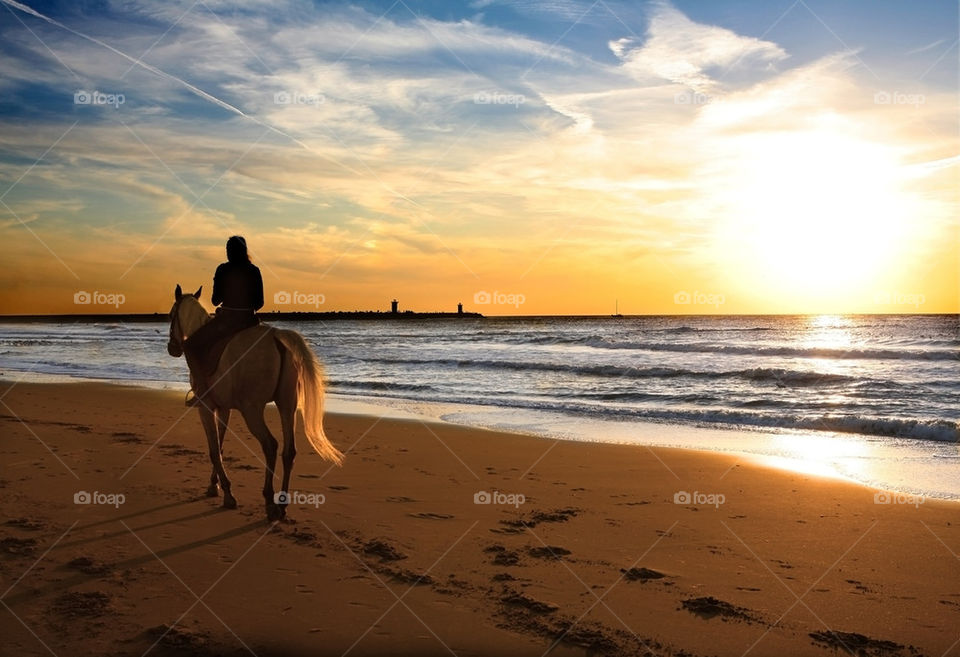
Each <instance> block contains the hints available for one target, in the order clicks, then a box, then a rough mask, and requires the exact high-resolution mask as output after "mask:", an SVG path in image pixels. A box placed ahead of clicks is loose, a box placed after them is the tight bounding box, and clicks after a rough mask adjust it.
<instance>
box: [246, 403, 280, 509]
mask: <svg viewBox="0 0 960 657" xmlns="http://www.w3.org/2000/svg"><path fill="white" fill-rule="evenodd" d="M240 412H241V413H242V414H243V419H244V420H245V421H246V423H247V428H248V429H250V433H252V434H253V435H254V437H255V438H256V439H257V440H259V441H260V446H261V447H262V448H263V456H264V458H265V459H266V466H267V468H266V472H264V477H263V501H264V505H265V506H266V509H267V519H268V520H271V521H272V520H279V519H280V518H281V517H282V514H281V512H280V507H278V506H277V503H276V501H275V500H274V497H273V473H274V470H275V469H276V466H277V439H276V438H274V437H273V434H272V433H270V429H269V427H267V423H266V422H265V421H264V419H263V408H262V407H261V408H258V409H252V408H242V409H240Z"/></svg>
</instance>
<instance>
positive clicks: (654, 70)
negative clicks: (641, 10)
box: [609, 3, 787, 93]
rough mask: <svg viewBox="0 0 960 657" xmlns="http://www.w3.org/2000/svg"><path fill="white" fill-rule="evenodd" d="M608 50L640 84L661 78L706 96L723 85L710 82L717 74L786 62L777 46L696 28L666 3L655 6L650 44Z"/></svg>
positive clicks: (613, 45)
mask: <svg viewBox="0 0 960 657" xmlns="http://www.w3.org/2000/svg"><path fill="white" fill-rule="evenodd" d="M609 46H610V49H611V50H612V51H613V53H614V54H615V55H616V56H617V57H618V58H620V60H621V61H622V62H623V66H624V67H625V68H626V69H627V70H628V71H630V72H631V73H632V74H633V75H634V76H636V77H637V78H638V79H640V80H649V79H650V78H651V77H654V78H661V79H664V80H670V81H671V82H676V83H678V84H682V85H685V86H687V87H690V88H692V89H694V90H696V91H699V92H702V93H712V92H714V91H715V90H716V87H717V85H718V84H719V82H718V80H716V79H714V78H713V77H711V76H710V71H711V70H713V69H717V68H719V69H731V68H735V67H738V66H742V65H747V64H750V65H757V64H760V65H769V64H772V63H775V62H779V61H781V60H784V59H786V57H787V53H786V52H785V51H784V50H783V49H782V48H781V47H780V46H778V45H777V44H775V43H772V42H770V41H763V40H760V39H756V38H753V37H746V36H741V35H739V34H737V33H735V32H733V31H732V30H728V29H725V28H722V27H718V26H715V25H703V24H701V23H695V22H694V21H692V20H690V19H689V18H687V17H686V16H685V15H684V14H683V13H681V12H680V11H678V10H677V9H675V8H674V7H672V6H671V5H669V4H666V3H661V4H659V5H657V6H656V9H655V11H654V14H653V16H652V17H651V19H650V25H649V27H648V28H647V33H646V38H645V39H643V40H642V41H641V40H638V39H635V38H632V37H625V38H622V39H617V40H615V41H611V42H610V44H609Z"/></svg>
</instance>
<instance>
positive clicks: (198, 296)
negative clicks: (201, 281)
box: [193, 285, 203, 299]
mask: <svg viewBox="0 0 960 657" xmlns="http://www.w3.org/2000/svg"><path fill="white" fill-rule="evenodd" d="M201 290H203V286H202V285H201V286H200V287H198V288H197V291H196V292H194V293H193V296H194V297H196V298H197V299H199V298H200V291H201Z"/></svg>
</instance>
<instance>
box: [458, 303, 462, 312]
mask: <svg viewBox="0 0 960 657" xmlns="http://www.w3.org/2000/svg"><path fill="white" fill-rule="evenodd" d="M457 314H458V315H462V314H463V304H462V303H458V304H457Z"/></svg>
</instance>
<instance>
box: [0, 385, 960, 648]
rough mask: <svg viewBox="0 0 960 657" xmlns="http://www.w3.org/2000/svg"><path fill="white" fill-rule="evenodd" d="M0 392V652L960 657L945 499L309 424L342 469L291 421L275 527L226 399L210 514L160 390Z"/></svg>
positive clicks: (198, 435) (730, 459)
mask: <svg viewBox="0 0 960 657" xmlns="http://www.w3.org/2000/svg"><path fill="white" fill-rule="evenodd" d="M0 395H2V404H0V414H2V416H3V417H2V418H0V426H2V436H3V438H2V441H0V506H2V507H3V509H2V511H3V513H2V518H0V576H2V586H0V590H2V591H4V592H3V593H2V596H0V602H2V605H0V606H2V607H3V608H0V635H2V637H3V653H4V654H11V655H13V654H16V655H49V654H51V653H52V654H55V655H94V654H96V655H144V654H150V655H204V654H218V655H240V654H246V655H249V654H253V655H257V656H259V657H266V656H268V655H280V654H291V655H301V654H302V655H338V656H339V655H345V654H349V655H450V654H453V655H534V656H541V655H544V654H546V653H547V652H548V651H551V649H552V652H550V654H552V655H585V654H594V655H628V654H629V655H638V654H640V655H642V654H647V653H649V654H664V655H738V656H739V655H745V654H747V655H785V654H790V655H834V654H864V655H916V654H923V655H937V656H939V655H960V558H958V556H957V555H958V553H960V513H958V512H960V505H958V504H956V503H950V502H938V501H934V500H923V503H922V504H905V503H892V504H877V503H876V500H875V494H876V491H874V490H872V489H868V488H864V487H861V486H857V485H854V484H850V483H846V482H842V481H836V480H829V479H821V478H817V477H814V476H810V475H805V474H799V473H794V472H789V471H784V470H775V469H771V468H768V467H765V466H762V465H760V464H758V463H755V462H751V461H748V460H745V459H739V458H738V457H736V456H732V455H723V454H714V453H707V452H697V451H689V450H676V449H665V448H653V449H649V448H645V447H636V446H620V445H602V444H587V443H574V442H555V441H551V440H545V439H540V438H533V437H529V436H517V435H510V434H503V433H495V432H490V431H483V430H476V429H469V428H463V427H454V426H447V425H442V424H424V423H421V422H417V421H409V420H394V419H384V418H377V417H367V416H352V415H328V416H327V418H326V427H327V433H328V435H329V436H330V437H331V439H332V440H333V441H334V443H335V444H336V445H337V446H338V447H339V448H340V449H341V450H343V451H344V452H345V453H346V454H347V458H346V462H345V464H344V466H343V467H342V468H337V467H332V466H330V465H329V464H327V463H325V462H323V461H321V460H320V458H319V457H318V456H316V455H315V454H313V453H312V452H311V451H309V450H310V447H309V445H308V443H307V442H306V440H304V439H302V436H301V440H300V441H299V445H298V447H299V454H298V457H297V462H296V467H295V471H294V479H293V484H292V485H291V489H293V491H296V492H297V493H298V494H300V495H301V496H302V497H301V498H300V500H301V501H306V502H311V504H305V503H301V504H294V505H292V506H291V507H290V508H289V510H288V518H287V520H286V521H283V522H280V523H274V524H271V523H268V522H267V521H266V517H265V514H264V510H263V499H262V496H261V488H262V484H263V466H262V463H261V458H262V456H261V454H260V451H259V445H258V444H257V443H256V441H254V440H253V438H252V437H251V436H250V434H249V432H248V431H247V430H246V428H245V427H244V426H243V424H242V421H241V420H240V418H239V417H235V418H234V420H233V423H232V429H233V431H234V432H235V433H233V434H231V435H228V436H227V440H226V443H225V447H224V451H225V454H226V459H227V468H228V472H229V474H230V476H231V478H232V480H233V492H234V494H235V495H236V497H237V499H238V501H239V504H240V507H239V508H238V509H237V510H233V511H228V510H222V509H221V508H220V507H219V500H218V499H216V498H207V497H205V496H204V495H203V494H204V491H205V489H206V486H207V481H208V478H209V474H210V466H209V462H208V459H207V455H206V444H205V440H204V438H203V435H202V431H201V428H200V423H199V419H198V418H197V416H196V412H195V411H188V409H185V408H183V407H182V405H181V400H182V397H181V396H180V395H179V394H174V393H166V392H160V391H151V390H144V389H138V388H132V387H121V386H112V385H106V384H91V383H77V384H26V383H20V384H16V385H13V386H11V384H9V383H7V384H3V385H0ZM268 421H269V422H270V425H271V427H273V428H274V432H275V434H279V421H278V420H277V418H276V415H275V411H274V409H272V408H271V409H269V412H268ZM80 491H86V492H88V493H90V494H91V497H93V498H94V499H93V502H95V503H91V504H77V503H75V500H74V496H75V495H77V494H78V493H79V492H80ZM482 491H485V492H487V493H488V494H489V495H488V496H487V497H484V496H483V495H482V493H481V492H482ZM684 492H685V493H687V497H686V498H684V497H683V493H684ZM695 492H696V495H694V493H695ZM94 493H96V495H95V496H94V495H93V494H94ZM478 494H480V497H479V498H478V499H475V497H476V496H477V495H478ZM121 496H122V497H121ZM321 500H322V503H319V502H320V501H321ZM487 500H489V501H490V502H491V503H481V504H478V503H476V502H477V501H481V502H485V501H487ZM81 501H82V500H81ZM678 501H679V503H677V502H678ZM894 501H899V502H907V501H909V500H906V499H902V498H901V499H894ZM918 501H919V500H915V502H918ZM121 502H122V503H121ZM314 502H315V503H317V504H316V505H312V503H314Z"/></svg>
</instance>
